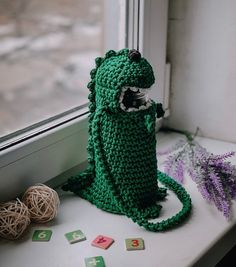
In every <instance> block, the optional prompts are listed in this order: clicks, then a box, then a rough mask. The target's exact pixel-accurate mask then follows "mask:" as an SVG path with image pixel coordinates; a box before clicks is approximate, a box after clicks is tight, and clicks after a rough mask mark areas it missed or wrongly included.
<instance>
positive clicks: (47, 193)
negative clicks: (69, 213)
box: [22, 184, 60, 223]
mask: <svg viewBox="0 0 236 267" xmlns="http://www.w3.org/2000/svg"><path fill="white" fill-rule="evenodd" d="M22 201H23V202H24V203H25V205H26V206H27V207H28V209H29V213H30V219H31V220H32V221H33V222H37V223H45V222H48V221H51V220H52V219H53V218H55V217H56V215H57V210H58V206H59V204H60V201H59V197H58V194H57V192H56V191H55V190H53V189H52V188H50V187H48V186H46V185H44V184H37V185H35V186H31V187H29V188H28V189H27V191H26V192H25V193H24V195H23V197H22Z"/></svg>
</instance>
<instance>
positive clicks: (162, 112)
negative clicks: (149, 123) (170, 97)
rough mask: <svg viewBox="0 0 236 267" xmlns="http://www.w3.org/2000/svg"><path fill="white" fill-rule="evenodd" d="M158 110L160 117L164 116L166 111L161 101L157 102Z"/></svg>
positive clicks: (158, 116)
mask: <svg viewBox="0 0 236 267" xmlns="http://www.w3.org/2000/svg"><path fill="white" fill-rule="evenodd" d="M156 112H157V118H158V119H159V118H162V117H164V114H165V111H164V109H163V106H162V104H161V103H158V104H156Z"/></svg>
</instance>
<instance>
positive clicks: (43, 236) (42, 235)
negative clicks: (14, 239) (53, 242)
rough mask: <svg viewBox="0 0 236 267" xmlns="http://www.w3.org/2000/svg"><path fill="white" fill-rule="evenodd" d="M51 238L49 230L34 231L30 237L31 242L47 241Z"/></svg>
mask: <svg viewBox="0 0 236 267" xmlns="http://www.w3.org/2000/svg"><path fill="white" fill-rule="evenodd" d="M51 236H52V231H51V230H35V231H34V233H33V236H32V241H49V240H50V239H51Z"/></svg>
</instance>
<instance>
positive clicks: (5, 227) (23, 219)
mask: <svg viewBox="0 0 236 267" xmlns="http://www.w3.org/2000/svg"><path fill="white" fill-rule="evenodd" d="M29 224H30V215H29V210H28V208H27V206H26V205H25V204H24V203H22V202H21V201H20V200H18V199H17V200H15V201H10V202H6V203H3V204H0V236H1V237H3V238H6V239H10V240H14V239H17V238H19V237H20V236H21V235H22V234H23V232H24V231H25V229H26V228H27V226H28V225H29Z"/></svg>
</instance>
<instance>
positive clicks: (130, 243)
mask: <svg viewBox="0 0 236 267" xmlns="http://www.w3.org/2000/svg"><path fill="white" fill-rule="evenodd" d="M125 245H126V250H142V249H144V241H143V239H142V238H127V239H125Z"/></svg>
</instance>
